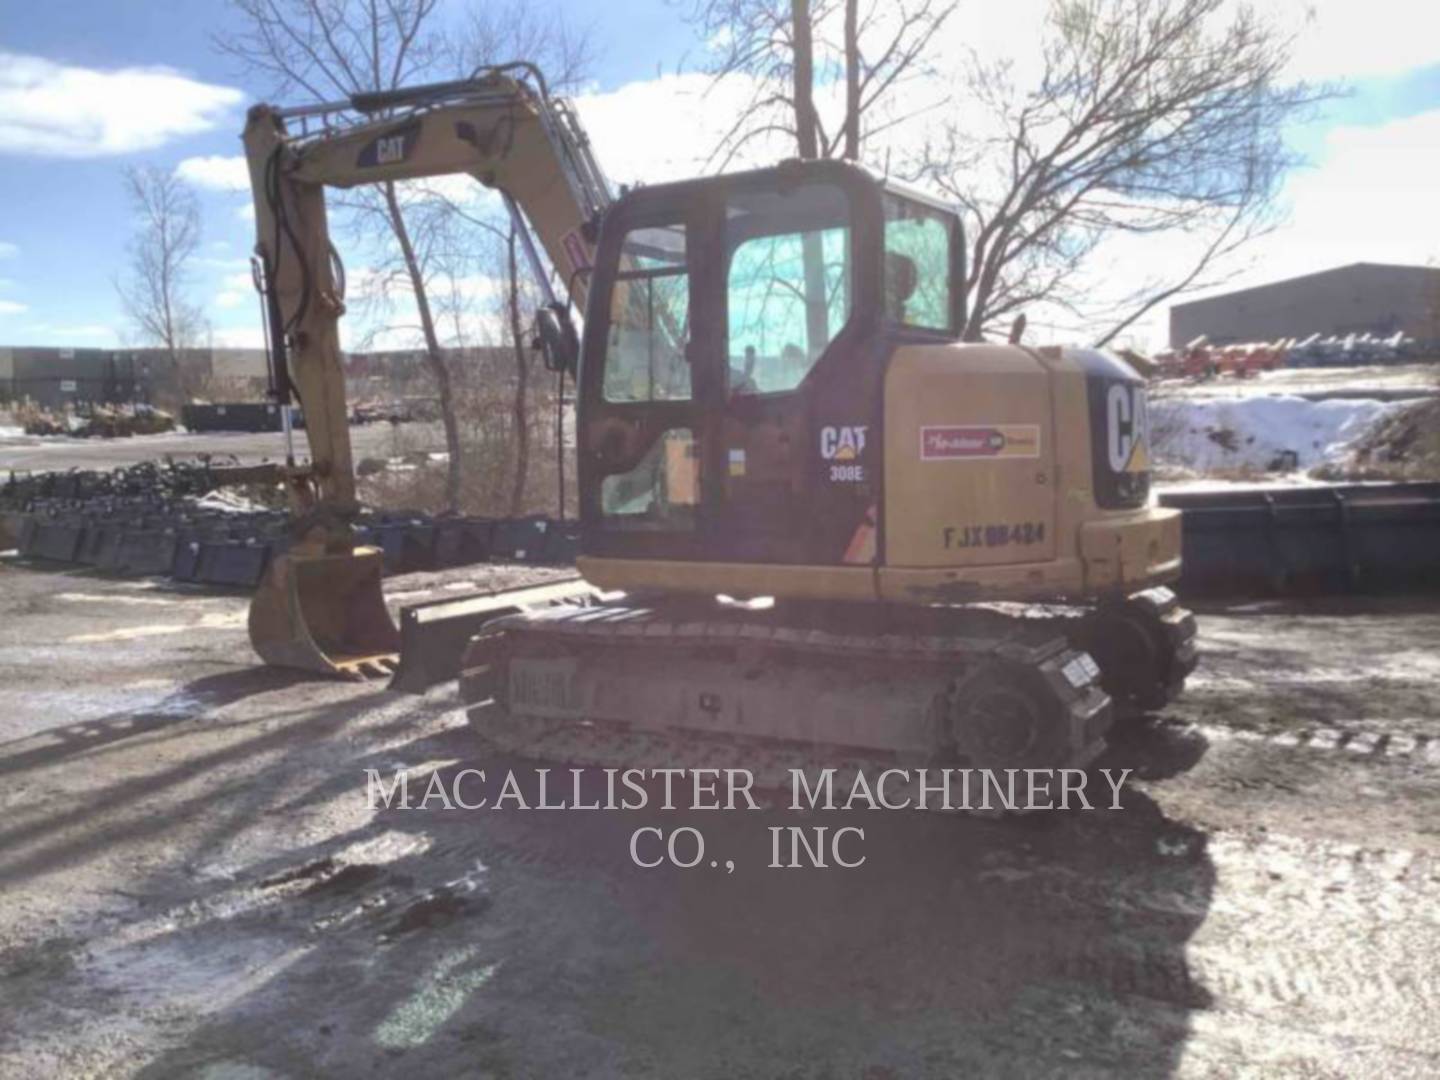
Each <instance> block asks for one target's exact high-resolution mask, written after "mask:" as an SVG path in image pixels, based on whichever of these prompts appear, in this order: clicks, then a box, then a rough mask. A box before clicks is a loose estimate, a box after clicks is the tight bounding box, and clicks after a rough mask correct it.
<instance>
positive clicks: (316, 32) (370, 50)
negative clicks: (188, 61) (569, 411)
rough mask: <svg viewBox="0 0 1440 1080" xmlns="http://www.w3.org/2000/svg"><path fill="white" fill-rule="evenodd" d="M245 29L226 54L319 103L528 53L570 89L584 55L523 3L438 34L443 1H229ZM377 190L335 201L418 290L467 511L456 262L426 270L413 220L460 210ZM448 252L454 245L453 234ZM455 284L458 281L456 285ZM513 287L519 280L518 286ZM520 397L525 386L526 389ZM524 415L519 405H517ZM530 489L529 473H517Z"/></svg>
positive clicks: (432, 225)
mask: <svg viewBox="0 0 1440 1080" xmlns="http://www.w3.org/2000/svg"><path fill="white" fill-rule="evenodd" d="M230 3H231V5H232V7H233V8H234V9H235V10H236V11H237V12H238V13H240V15H241V16H242V22H243V24H244V26H245V28H246V29H245V31H244V32H242V33H241V34H240V35H239V36H236V37H232V38H226V39H217V41H216V44H217V46H218V47H219V48H220V49H221V51H223V52H225V53H228V54H229V55H231V56H234V57H236V58H237V59H239V60H240V61H241V62H242V63H243V64H244V65H245V66H246V67H247V68H248V69H250V70H252V71H254V72H257V73H260V74H263V75H265V76H267V77H269V78H270V79H271V80H272V82H273V83H274V86H275V92H276V93H288V92H296V91H298V92H300V93H302V94H304V95H306V96H308V97H311V98H313V99H315V100H325V99H329V98H335V97H348V96H350V95H352V94H355V93H358V92H362V91H380V90H390V89H395V88H397V87H399V86H402V85H404V84H406V83H409V82H413V81H415V80H416V79H417V78H418V77H420V76H422V75H432V74H436V73H437V72H443V73H444V74H445V75H449V76H454V75H468V74H470V73H471V72H474V71H475V70H477V69H479V68H481V67H484V66H486V65H490V64H494V63H498V62H502V61H507V60H513V59H526V60H532V61H536V62H539V63H540V64H541V65H542V66H544V67H545V68H546V69H547V73H548V76H549V82H550V85H551V86H552V87H555V88H559V89H564V88H566V87H568V86H573V85H575V84H576V83H577V82H578V81H579V79H580V78H581V77H582V75H583V71H584V70H585V68H586V66H587V65H588V63H589V51H588V43H587V39H586V37H585V36H584V35H583V34H577V33H573V32H571V31H570V30H569V29H568V28H567V27H566V26H565V24H563V23H561V22H560V21H558V20H556V19H554V18H551V17H546V16H544V15H543V14H538V13H536V12H535V11H534V9H533V8H530V7H526V6H525V5H524V3H523V0H513V2H512V3H510V4H508V5H507V6H504V7H498V6H496V7H486V8H472V9H471V10H470V11H469V13H468V17H467V20H466V22H465V23H464V26H463V29H462V30H460V31H459V32H453V33H450V34H448V35H447V36H444V37H442V36H441V35H440V34H439V33H438V32H437V31H438V27H437V26H436V25H435V19H434V15H435V11H436V8H437V4H438V0H385V3H383V4H380V3H377V2H376V0H230ZM378 188H379V191H378V197H377V196H376V195H374V194H372V193H369V192H366V191H365V190H364V189H357V190H356V191H354V192H350V193H348V194H347V195H346V196H345V197H343V198H341V199H339V200H337V205H342V206H344V207H345V208H347V209H349V210H351V211H352V212H353V214H354V217H353V221H354V223H355V225H356V227H357V228H359V229H360V230H361V231H362V232H367V231H369V230H370V229H371V228H372V227H373V226H378V227H379V228H380V229H381V230H383V231H385V232H387V233H388V234H390V236H392V237H393V240H394V250H395V252H396V256H397V259H398V263H399V268H400V271H401V276H402V277H403V279H404V281H405V282H406V285H407V290H408V292H409V293H410V294H411V295H412V296H413V297H414V302H415V309H416V315H417V319H418V325H417V326H416V327H415V329H417V330H418V331H419V334H420V337H421V339H422V340H423V342H424V348H425V361H426V365H427V368H428V370H429V371H430V373H431V375H432V377H433V379H434V382H435V387H436V393H437V396H438V398H439V400H440V411H441V418H442V421H443V423H444V428H445V444H446V450H447V451H448V453H449V465H448V471H447V482H446V504H447V508H448V509H450V510H458V509H459V508H460V502H461V494H462V487H463V483H462V462H463V460H464V457H465V455H464V452H463V450H464V448H463V446H462V444H461V438H460V424H459V421H458V419H457V417H456V403H455V395H454V391H453V386H452V383H453V378H452V372H451V371H450V368H449V366H448V365H447V362H446V357H445V350H444V348H443V347H442V344H441V339H440V334H439V332H438V330H437V326H436V315H435V312H434V310H433V309H434V305H433V304H432V303H431V299H430V296H429V293H428V289H429V288H430V286H431V284H432V279H433V277H434V275H435V273H455V272H458V271H457V270H456V267H457V266H459V265H460V261H457V260H456V259H453V258H451V259H446V260H443V262H442V263H437V269H432V268H430V267H429V266H427V251H429V250H432V249H433V247H434V245H433V244H431V243H427V242H421V241H420V240H419V239H418V238H417V237H416V236H415V235H414V233H415V228H414V226H413V225H412V223H411V222H412V217H413V216H414V215H416V214H419V213H427V214H430V215H431V220H430V222H429V224H428V226H427V228H429V229H430V230H431V231H432V232H435V233H436V235H440V234H442V233H444V229H443V228H441V227H440V225H439V224H438V223H437V222H436V221H435V220H434V218H433V211H434V210H435V209H436V206H437V205H438V206H439V207H440V208H441V209H442V210H443V209H445V208H447V207H453V203H452V202H451V200H449V199H448V198H445V197H440V199H439V202H438V204H437V202H436V197H435V195H434V192H433V191H432V190H431V188H430V187H428V186H426V185H424V184H404V185H397V184H395V183H393V182H387V183H384V184H381V185H378ZM445 243H446V245H448V246H447V250H450V249H452V248H453V247H454V242H453V239H452V238H449V237H448V236H447V239H446V241H445ZM452 284H453V282H452ZM511 288H512V290H513V289H514V288H515V286H514V285H513V283H512V285H511ZM517 393H519V394H522V395H523V393H524V387H523V386H521V387H520V388H519V389H518V390H517ZM517 411H521V412H523V402H521V403H520V404H518V405H517ZM517 483H519V484H521V485H522V486H523V478H522V479H520V480H517Z"/></svg>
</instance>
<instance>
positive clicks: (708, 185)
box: [244, 64, 1195, 768]
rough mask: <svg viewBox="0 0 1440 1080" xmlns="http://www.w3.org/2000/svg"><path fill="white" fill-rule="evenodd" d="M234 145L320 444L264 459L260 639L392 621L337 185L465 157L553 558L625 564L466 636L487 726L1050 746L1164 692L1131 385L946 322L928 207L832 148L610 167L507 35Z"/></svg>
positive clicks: (1036, 756) (928, 756)
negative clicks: (517, 298) (465, 56)
mask: <svg viewBox="0 0 1440 1080" xmlns="http://www.w3.org/2000/svg"><path fill="white" fill-rule="evenodd" d="M637 122H640V121H638V118H637ZM657 137H659V136H658V135H657ZM244 141H245V148H246V153H247V156H248V160H249V167H250V175H251V179H252V183H253V187H254V197H255V220H256V226H257V258H258V260H259V262H260V265H261V272H260V277H261V280H262V281H263V292H264V295H265V298H266V303H267V308H266V310H267V312H268V323H269V326H268V331H269V333H268V339H269V344H270V348H271V353H272V363H273V371H274V374H275V379H276V383H277V386H278V388H279V392H280V393H281V395H282V400H288V397H285V395H287V394H288V393H289V392H290V391H291V390H292V389H293V392H294V395H295V397H296V398H298V400H299V403H300V405H301V406H302V408H303V410H304V415H305V422H306V437H307V439H308V440H309V443H310V449H311V463H310V464H309V465H308V466H303V467H302V466H296V465H294V464H293V462H291V463H290V464H288V465H287V466H286V468H285V469H284V470H283V472H284V476H285V479H286V481H287V482H288V484H289V486H290V490H291V492H292V493H293V496H294V503H295V514H294V518H295V529H294V534H295V539H294V541H293V544H292V546H291V548H290V550H289V552H288V553H287V554H286V555H284V556H282V557H280V558H277V559H276V560H275V562H274V563H273V565H272V566H271V568H270V571H269V573H268V575H267V578H266V580H265V582H264V583H263V584H262V586H261V589H260V591H259V593H258V594H257V596H256V597H255V600H254V603H253V605H252V608H251V614H250V631H251V638H252V641H253V642H254V645H255V648H256V650H257V651H258V652H259V654H260V655H261V656H262V657H263V658H264V659H265V660H266V661H268V662H270V663H275V664H285V665H291V666H296V667H301V668H308V669H312V670H320V671H326V672H336V671H352V672H353V671H364V670H367V669H369V670H374V669H376V668H377V667H379V668H383V667H384V666H385V665H386V663H387V662H388V661H389V660H391V659H393V654H394V653H395V651H396V649H397V647H398V645H397V641H398V639H397V634H396V629H395V626H394V624H393V623H392V622H391V620H390V618H389V616H388V614H387V612H386V610H385V604H384V601H383V596H382V593H381V583H380V557H379V554H378V552H376V551H374V550H367V549H364V548H361V547H357V546H356V544H355V541H354V539H353V534H352V529H351V521H352V520H353V518H354V516H355V514H356V512H357V509H358V508H357V503H356V496H355V486H354V480H353V471H352V463H351V452H350V444H349V435H348V428H347V410H346V405H345V399H344V380H343V377H342V371H341V361H340V350H339V339H338V334H337V322H338V320H339V318H340V317H341V315H342V313H343V311H344V304H343V298H342V297H341V295H340V294H339V290H338V289H337V284H336V282H337V272H336V260H335V259H334V256H333V249H332V247H331V244H330V240H329V235H328V231H327V226H326V215H325V203H324V189H325V188H326V187H327V186H335V187H351V186H355V185H359V184H370V183H375V182H378V181H399V180H410V179H417V178H423V177H432V176H439V175H447V174H454V173H459V174H469V175H470V176H473V177H475V178H476V179H477V180H478V181H479V182H480V183H482V184H484V185H486V186H487V187H490V188H493V189H495V190H496V191H498V192H499V193H500V195H501V196H502V197H503V199H504V201H505V203H506V205H507V206H508V207H509V210H510V213H511V214H512V215H513V218H514V221H515V223H516V224H517V227H518V228H519V229H520V235H521V238H522V240H523V241H524V243H525V247H526V250H527V253H528V255H529V260H528V261H529V262H530V263H531V265H532V268H533V269H534V271H535V273H536V276H537V279H538V281H539V282H540V283H541V285H542V287H543V288H545V289H547V297H546V302H545V303H544V305H543V306H542V307H541V308H540V310H539V311H538V312H537V315H536V330H537V341H538V342H539V344H540V346H541V350H542V353H543V356H544V358H545V360H546V363H547V365H549V366H551V367H552V368H553V369H555V370H560V371H565V372H568V373H569V375H570V376H572V377H573V379H574V382H575V393H576V401H577V413H576V415H577V433H576V439H577V460H578V473H579V500H580V519H581V555H580V558H579V561H578V565H579V569H580V572H581V573H582V574H583V576H584V577H585V578H586V579H587V580H588V581H589V582H591V583H592V584H593V585H595V586H597V587H598V588H601V589H605V590H612V591H613V592H609V593H606V594H605V599H603V600H602V602H599V603H597V604H593V605H590V606H587V607H571V608H554V609H548V610H540V611H530V612H526V613H523V614H518V615H513V616H509V617H506V618H501V619H497V620H495V621H493V622H491V623H489V624H487V625H486V626H485V628H484V630H483V632H482V633H481V634H479V635H478V636H477V637H476V638H475V639H474V641H473V642H471V644H470V646H469V648H468V651H467V653H466V658H465V663H464V670H463V672H462V677H461V687H462V694H463V696H464V697H465V698H466V700H467V701H468V702H471V703H477V704H478V703H480V702H483V701H488V700H491V699H493V700H494V702H495V703H496V705H497V706H498V708H495V709H490V710H488V711H485V710H477V711H476V715H481V714H482V713H484V715H486V716H488V717H489V719H484V720H481V721H478V722H479V723H481V724H482V725H488V726H489V727H490V728H491V729H492V734H494V733H501V732H507V733H509V734H508V736H507V737H508V738H512V739H513V740H515V741H516V743H517V745H522V746H524V745H534V744H535V743H536V742H537V741H538V742H546V744H547V745H548V746H549V747H550V748H551V749H552V750H554V751H555V752H556V753H562V754H565V755H568V756H569V757H570V759H571V760H572V761H573V760H577V759H586V760H610V759H613V758H615V757H616V755H619V756H621V757H623V756H625V755H635V754H639V755H641V756H644V754H646V753H648V752H650V751H649V750H647V749H646V748H647V747H649V748H651V749H653V746H654V745H655V740H657V739H659V740H669V744H670V745H672V746H673V745H675V744H677V743H678V744H681V745H684V746H688V747H691V748H692V749H693V748H702V749H703V748H712V749H713V747H714V746H715V745H718V744H720V743H722V742H723V743H724V744H725V745H732V746H733V745H737V744H742V743H743V744H747V745H748V744H751V743H753V744H755V745H758V746H763V747H771V748H774V747H786V746H789V747H794V746H797V745H803V746H808V747H811V748H815V747H820V748H822V750H823V751H824V753H826V754H836V755H840V756H844V755H850V756H851V757H856V756H858V757H859V758H861V759H865V760H868V759H869V758H870V757H880V758H885V759H886V760H906V761H941V760H943V761H965V762H969V763H971V764H973V765H975V766H977V767H1017V768H1018V767H1064V766H1070V765H1076V764H1081V763H1084V762H1085V761H1087V760H1089V759H1090V758H1092V757H1093V756H1094V754H1095V753H1096V752H1098V750H1099V749H1100V747H1102V746H1103V740H1104V735H1105V731H1106V729H1107V727H1108V726H1109V724H1110V722H1111V716H1112V702H1118V703H1119V704H1121V705H1122V706H1125V707H1129V708H1138V709H1152V708H1156V707H1159V706H1161V705H1163V704H1164V703H1165V702H1166V701H1168V700H1169V699H1170V698H1171V697H1173V695H1174V694H1175V693H1177V692H1178V691H1179V689H1180V688H1181V686H1182V684H1183V682H1184V679H1185V677H1186V676H1187V675H1188V673H1189V672H1190V670H1191V669H1192V668H1193V667H1194V664H1195V645H1194V635H1195V623H1194V619H1193V617H1192V616H1191V615H1190V614H1189V613H1188V612H1186V611H1184V610H1183V609H1181V608H1179V607H1178V606H1177V605H1176V602H1175V597H1174V596H1173V594H1172V593H1171V592H1170V591H1169V590H1168V589H1166V588H1164V585H1165V584H1166V583H1168V582H1171V581H1173V580H1174V579H1175V578H1176V577H1177V576H1178V574H1179V571H1180V517H1179V513H1178V512H1177V511H1173V510H1165V509H1159V508H1156V507H1154V506H1152V505H1151V499H1150V481H1149V461H1148V428H1147V423H1146V406H1145V391H1144V387H1143V383H1142V380H1141V379H1140V378H1139V377H1138V376H1137V375H1136V374H1135V372H1134V371H1133V369H1131V368H1130V367H1128V366H1127V365H1125V364H1124V363H1123V362H1121V361H1120V360H1118V359H1116V358H1115V357H1113V356H1111V355H1109V354H1107V353H1105V352H1102V351H1097V350H1090V349H1081V348H1028V347H1023V346H1021V345H1018V344H1005V345H1000V344H989V343H980V342H965V341H962V340H961V336H962V327H963V326H964V324H965V310H964V308H965V290H964V281H965V245H964V240H963V236H962V231H961V225H960V221H959V219H958V218H957V216H956V214H955V213H954V212H953V211H952V210H951V209H950V208H949V207H947V206H945V205H944V204H942V203H939V202H937V201H935V200H933V199H930V198H928V197H926V196H925V195H922V194H920V193H917V192H915V191H911V190H908V189H906V188H904V187H902V186H901V185H898V184H895V183H893V182H891V181H890V180H888V179H884V178H880V177H877V176H875V175H873V174H872V173H870V172H869V171H867V170H865V169H864V168H861V167H859V166H857V165H854V164H850V163H842V162H837V161H803V162H802V161H787V162H784V163H781V164H779V165H776V166H774V167H772V168H765V169H757V170H753V171H748V172H740V173H734V174H729V175H721V176H711V177H704V178H700V179H695V180H686V181H681V182H677V183H665V184H656V185H654V186H645V187H639V188H636V189H634V190H630V191H628V192H626V193H624V194H623V195H621V196H619V197H618V198H615V197H612V195H611V192H610V188H609V185H608V184H607V182H606V180H605V177H604V174H603V173H602V172H601V170H600V168H599V167H598V165H597V164H596V161H595V158H594V156H593V154H592V152H591V149H590V145H589V141H588V139H587V137H586V136H585V133H584V132H583V130H582V128H581V126H580V124H579V123H578V120H577V118H576V116H575V113H574V111H573V110H572V109H571V108H570V107H569V106H568V105H567V104H566V103H565V102H563V101H561V100H559V99H556V98H554V97H552V96H551V95H550V94H549V92H548V91H547V89H546V86H545V83H544V80H543V78H542V76H541V74H540V73H539V72H538V71H537V70H536V69H535V68H533V67H532V66H530V65H528V64H511V65H504V66H501V67H498V68H494V69H488V70H485V71H483V72H479V73H477V74H476V76H475V77H473V78H471V79H467V80H461V81H457V82H450V83H443V84H433V85H428V86H419V87H414V88H409V89H403V90H399V91H395V92H390V93H380V94H367V95H358V96H356V97H354V98H351V99H349V100H347V101H338V102H332V103H327V104H320V105H313V106H305V107H302V108H294V109H284V108H275V107H271V106H267V105H260V106H256V107H255V108H253V109H252V110H251V111H250V114H249V119H248V123H247V126H246V130H245V136H244ZM536 241H538V244H539V247H540V248H543V250H544V253H545V256H546V257H547V258H548V261H549V264H550V266H551V267H553V271H554V275H555V278H556V287H555V288H554V289H553V290H551V289H550V285H549V283H550V282H551V280H552V279H551V277H550V276H549V275H548V274H547V273H546V272H545V268H544V267H543V265H542V263H541V259H540V255H539V252H538V251H537V250H536V248H535V242H536ZM572 307H573V308H574V309H575V311H576V312H577V313H579V314H581V315H583V334H578V333H577V332H576V330H575V328H574V327H575V324H574V321H573V320H572V314H571V311H572ZM498 737H499V736H498V734H497V738H498ZM557 739H558V740H560V741H559V742H558V743H557V742H556V740H557ZM637 739H638V740H640V741H639V742H636V740H637ZM501 741H502V744H504V740H503V739H502V740H501ZM587 747H589V748H590V749H588V750H587V749H586V748H587ZM599 747H603V748H605V749H604V750H603V751H602V750H600V749H596V748H599ZM617 747H619V749H618V750H617V749H616V748H617ZM696 752H699V751H698V750H697V751H696Z"/></svg>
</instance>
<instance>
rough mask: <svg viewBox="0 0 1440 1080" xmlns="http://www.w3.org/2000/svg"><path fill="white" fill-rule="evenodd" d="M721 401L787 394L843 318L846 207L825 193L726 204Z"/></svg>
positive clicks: (838, 195) (830, 189)
mask: <svg viewBox="0 0 1440 1080" xmlns="http://www.w3.org/2000/svg"><path fill="white" fill-rule="evenodd" d="M728 209H729V213H728V216H727V230H728V232H729V245H730V250H731V255H730V264H729V269H728V272H727V276H726V303H727V328H728V336H729V348H728V353H729V392H730V393H731V394H732V395H735V394H773V393H784V392H787V391H791V390H794V389H795V388H796V387H798V386H799V385H800V383H801V382H802V381H803V380H804V378H805V376H806V375H808V374H809V372H810V370H811V369H812V368H813V367H814V366H815V363H816V361H818V360H819V359H820V356H821V355H822V354H823V353H824V352H825V349H826V348H827V347H828V346H829V344H830V342H831V341H833V340H834V338H835V335H836V334H838V333H839V332H840V330H841V329H842V328H843V327H844V326H845V324H846V323H847V322H848V321H849V319H850V309H851V304H852V297H851V293H852V291H853V285H852V281H851V259H852V255H851V235H850V221H849V204H848V200H847V199H846V196H845V194H844V192H843V191H841V190H840V189H839V188H837V187H835V186H834V185H830V184H809V185H804V186H801V187H799V188H797V189H795V190H793V191H789V192H785V193H777V192H765V193H743V194H739V195H736V196H734V197H733V198H732V199H731V202H730V206H729V208H728Z"/></svg>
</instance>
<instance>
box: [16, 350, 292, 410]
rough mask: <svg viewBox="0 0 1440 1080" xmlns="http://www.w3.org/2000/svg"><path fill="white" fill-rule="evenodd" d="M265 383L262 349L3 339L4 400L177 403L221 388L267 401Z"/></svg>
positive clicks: (44, 404) (59, 405) (236, 396)
mask: <svg viewBox="0 0 1440 1080" xmlns="http://www.w3.org/2000/svg"><path fill="white" fill-rule="evenodd" d="M265 386H266V378H265V353H264V350H261V349H184V350H182V351H181V352H180V354H179V356H178V357H177V358H175V359H172V358H171V356H170V354H169V353H168V352H167V351H166V350H164V349H85V348H66V347H62V346H51V345H32V346H23V345H15V346H0V403H17V404H18V403H21V402H26V401H29V402H31V403H33V404H35V405H39V406H40V407H41V408H44V409H50V410H61V409H64V408H65V407H66V406H67V405H113V404H127V403H130V402H143V403H146V404H152V405H161V406H166V407H173V406H174V405H177V404H179V403H181V402H184V401H187V400H189V399H190V398H191V397H194V396H197V395H200V396H208V395H213V394H215V393H219V394H221V395H222V396H228V397H230V398H231V399H233V400H242V401H243V400H260V399H261V398H263V396H264V393H265Z"/></svg>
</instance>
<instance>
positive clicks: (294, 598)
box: [250, 547, 400, 678]
mask: <svg viewBox="0 0 1440 1080" xmlns="http://www.w3.org/2000/svg"><path fill="white" fill-rule="evenodd" d="M382 566H383V555H382V552H381V551H380V549H379V548H373V547H358V548H356V549H355V551H354V552H353V553H352V554H349V555H297V554H283V555H277V556H276V557H275V558H274V559H273V560H271V563H270V567H269V569H267V570H266V571H265V577H264V578H263V579H262V580H261V582H260V588H259V590H258V591H257V592H256V593H255V597H254V599H253V600H251V601H250V644H251V645H253V646H254V647H255V651H256V652H257V653H259V654H260V657H261V659H263V660H264V661H265V662H266V663H267V664H273V665H275V666H278V667H291V668H300V669H301V670H303V671H317V672H320V673H321V674H324V675H349V676H352V677H360V678H364V677H367V676H383V675H389V674H390V672H391V670H392V669H393V668H394V665H395V661H396V657H397V654H398V652H399V649H400V633H399V631H398V630H396V629H395V623H394V622H392V621H391V619H390V612H389V611H388V610H386V608H385V595H384V593H383V591H382V589H381V585H380V576H381V570H382Z"/></svg>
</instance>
